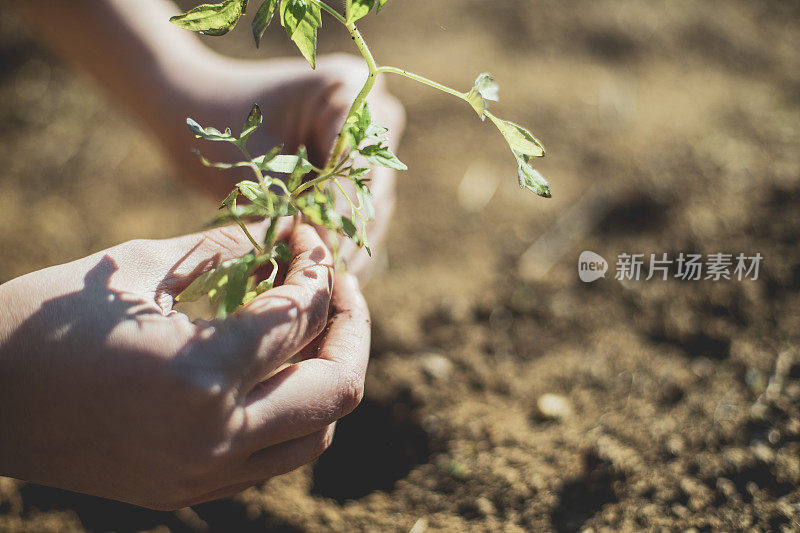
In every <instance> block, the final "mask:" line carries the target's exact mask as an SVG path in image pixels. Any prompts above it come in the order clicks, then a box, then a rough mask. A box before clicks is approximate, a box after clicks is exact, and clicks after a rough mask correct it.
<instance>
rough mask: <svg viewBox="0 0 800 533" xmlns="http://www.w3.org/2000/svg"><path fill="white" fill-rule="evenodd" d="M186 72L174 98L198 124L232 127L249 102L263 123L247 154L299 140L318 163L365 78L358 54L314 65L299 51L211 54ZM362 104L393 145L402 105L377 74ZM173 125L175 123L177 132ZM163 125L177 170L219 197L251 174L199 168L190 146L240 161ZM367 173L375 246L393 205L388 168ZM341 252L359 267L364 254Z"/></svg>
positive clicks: (230, 150) (224, 148) (224, 147)
mask: <svg viewBox="0 0 800 533" xmlns="http://www.w3.org/2000/svg"><path fill="white" fill-rule="evenodd" d="M186 74H187V76H188V78H185V79H184V78H182V79H181V81H180V82H179V85H181V86H182V87H183V91H182V94H183V96H182V97H181V98H180V100H181V105H182V106H185V108H186V112H187V114H189V115H191V117H192V118H194V119H196V120H197V121H198V122H200V124H202V125H203V126H209V125H210V126H214V127H217V128H219V129H223V128H224V127H227V126H230V127H231V129H232V130H233V131H234V133H238V132H239V131H240V128H241V123H242V122H244V119H245V117H246V116H247V114H248V113H249V111H250V108H251V107H252V106H253V104H254V103H257V104H259V106H260V107H261V110H262V113H263V115H264V123H263V126H262V128H261V130H259V131H258V132H256V133H255V134H254V135H253V136H252V137H251V141H250V147H251V150H250V152H251V154H253V155H256V154H259V153H264V152H265V151H267V150H268V149H269V148H271V147H273V146H277V145H283V146H284V152H285V153H293V152H294V151H295V150H296V149H297V147H298V146H299V145H305V146H306V147H307V148H308V151H309V157H310V158H311V159H312V162H314V163H316V164H317V165H318V166H324V164H325V163H326V162H327V158H328V156H329V155H330V152H331V151H332V149H333V145H334V144H335V142H336V139H337V136H338V134H339V131H340V129H341V127H342V124H343V123H344V121H345V119H346V118H347V113H348V111H349V109H350V106H351V104H352V102H353V100H354V99H355V96H356V95H357V94H358V92H359V91H360V89H361V86H362V85H363V83H364V81H365V80H366V78H367V69H366V67H365V66H364V62H363V60H361V59H359V58H356V57H355V56H350V55H345V54H336V55H328V56H321V57H319V58H318V61H317V68H316V70H311V69H310V68H309V66H308V63H306V62H305V60H303V59H301V58H298V59H277V60H268V61H249V60H237V59H231V58H228V57H223V56H216V55H215V56H211V57H209V58H207V59H206V60H205V61H203V62H202V64H201V65H200V66H197V68H195V69H193V70H192V71H191V72H187V73H186ZM368 103H369V105H370V110H371V112H372V115H373V118H374V120H375V122H376V123H378V124H380V125H381V126H384V127H386V128H388V129H389V139H390V145H391V148H392V149H393V150H395V149H396V148H397V144H398V143H399V141H400V138H401V136H402V133H403V128H404V126H405V113H404V110H403V107H402V105H401V104H400V103H399V102H398V100H397V99H396V98H394V97H393V96H392V95H391V94H389V92H388V91H387V89H386V86H385V84H384V83H382V80H381V79H379V80H378V83H377V84H376V86H375V88H374V89H373V90H372V92H371V93H370V97H369V99H368ZM173 126H179V127H180V128H181V129H180V130H177V131H176V130H175V129H174V127H173ZM163 131H165V132H169V133H168V135H166V136H165V138H164V142H165V143H166V144H167V145H168V146H169V147H170V151H171V153H172V154H173V155H174V157H175V158H176V161H177V162H178V168H179V170H180V172H181V175H182V176H183V177H184V178H186V179H187V180H190V181H191V182H192V183H194V184H196V185H198V186H200V187H202V188H204V189H207V190H209V191H211V192H212V193H213V194H215V195H216V196H217V197H219V198H220V199H222V198H224V197H225V196H226V195H227V194H228V192H230V190H231V189H232V187H233V185H234V184H235V183H236V182H238V181H240V180H241V179H245V178H246V179H252V176H248V175H247V174H246V169H244V170H243V169H236V170H232V171H225V172H222V171H220V170H217V169H209V168H205V167H203V166H202V165H201V164H200V161H199V159H198V158H197V156H196V155H194V154H193V153H192V149H200V150H201V151H202V153H203V154H204V155H206V157H207V158H208V159H210V160H215V161H224V162H231V161H239V160H241V157H242V156H241V153H240V152H239V151H238V150H237V149H236V148H235V147H233V146H230V145H228V144H227V143H209V142H203V141H199V140H197V139H195V138H194V136H192V135H191V134H190V133H189V131H188V129H186V128H185V126H184V125H183V124H177V125H175V124H172V125H170V126H169V127H167V126H165V127H164V128H163ZM367 177H368V178H370V179H371V182H370V188H371V191H372V194H373V196H374V197H375V200H374V203H375V211H376V219H375V220H374V221H373V222H372V223H370V225H369V227H368V230H369V236H370V241H371V244H372V245H373V248H376V247H377V246H378V245H379V244H380V243H381V241H382V240H383V238H384V236H385V233H386V230H387V229H388V223H389V219H390V218H391V214H392V211H393V209H394V190H395V172H394V171H393V170H391V169H388V168H385V167H378V168H374V169H373V171H372V172H371V173H370V174H369V175H368V176H367ZM342 207H345V206H342ZM347 211H348V212H349V209H348V210H347ZM342 255H343V258H344V259H345V260H346V263H347V265H348V269H349V270H350V271H351V272H355V273H361V271H362V270H363V269H364V267H365V265H366V263H367V261H365V259H366V253H364V252H358V251H357V250H355V248H353V247H350V246H346V247H345V248H344V249H343V253H342Z"/></svg>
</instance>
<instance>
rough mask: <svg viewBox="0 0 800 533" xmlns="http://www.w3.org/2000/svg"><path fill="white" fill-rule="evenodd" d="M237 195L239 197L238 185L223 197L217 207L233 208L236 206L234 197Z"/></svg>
mask: <svg viewBox="0 0 800 533" xmlns="http://www.w3.org/2000/svg"><path fill="white" fill-rule="evenodd" d="M238 197H239V187H236V188H235V189H233V190H232V191H231V192H230V194H228V196H227V197H225V199H224V200H223V201H222V203H221V204H220V206H219V208H220V209H225V208H226V207H227V208H228V209H231V208H235V207H236V199H237V198H238Z"/></svg>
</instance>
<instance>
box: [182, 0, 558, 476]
mask: <svg viewBox="0 0 800 533" xmlns="http://www.w3.org/2000/svg"><path fill="white" fill-rule="evenodd" d="M387 2H388V0H346V3H345V13H344V14H342V13H340V12H339V11H337V10H336V9H334V8H332V7H331V6H330V5H328V4H327V3H325V2H323V1H320V0H262V1H261V4H260V5H259V7H258V9H257V10H256V12H255V15H254V17H253V21H252V33H253V38H254V40H255V44H256V47H258V46H260V44H261V40H262V38H263V36H264V33H265V32H266V30H267V29H268V28H269V26H270V24H271V23H272V20H273V19H274V18H275V17H276V15H277V17H278V20H279V21H280V24H281V26H283V28H284V30H285V31H286V34H287V36H288V37H289V39H290V40H291V41H292V42H294V43H295V45H296V46H297V48H298V50H299V51H300V53H301V54H302V55H303V57H304V58H305V59H306V61H308V63H309V64H310V65H311V68H315V66H316V54H317V34H318V32H319V29H320V28H322V12H323V11H324V12H326V13H327V14H328V15H330V16H331V17H333V18H334V19H335V20H336V21H338V22H339V23H341V24H343V25H344V26H345V28H346V29H347V30H348V32H349V33H350V36H351V37H352V39H353V41H354V42H355V44H356V47H357V48H358V50H359V52H360V53H361V55H362V57H363V58H364V61H365V63H366V65H367V67H368V69H369V75H368V77H367V80H366V81H365V82H364V86H363V88H362V89H361V91H360V92H359V94H358V96H356V98H355V100H354V101H353V104H352V106H351V108H350V112H349V113H348V117H347V119H346V120H345V123H344V124H343V125H342V128H341V133H340V135H339V137H338V140H337V142H336V145H335V146H334V148H333V151H332V153H331V156H330V158H329V160H328V162H327V164H326V165H325V167H323V168H321V169H318V168H316V167H314V166H313V165H312V164H311V162H310V161H309V160H308V155H307V153H306V150H305V148H304V147H301V148H300V149H299V150H298V152H297V153H295V154H281V151H282V147H280V146H277V147H274V148H272V149H271V150H269V151H268V152H267V153H265V154H262V155H259V156H257V157H251V155H250V153H249V152H248V150H247V142H248V140H249V138H250V136H251V135H252V134H253V133H254V132H255V131H256V130H257V129H258V128H259V127H260V126H261V124H262V118H263V117H262V114H261V109H260V108H259V107H258V105H255V106H253V108H252V109H251V110H250V113H249V115H248V116H247V119H246V120H245V123H244V126H243V128H242V132H241V134H239V135H238V136H235V135H234V134H233V133H232V131H231V130H230V129H226V130H225V131H219V130H217V129H215V128H212V127H203V126H201V125H200V124H198V123H197V122H195V121H194V120H192V119H187V125H188V126H189V129H190V130H191V132H192V133H193V134H194V135H195V136H196V137H197V138H199V139H204V140H207V141H213V142H228V143H231V144H233V145H235V146H236V147H238V148H239V150H240V151H241V152H242V155H243V156H244V159H243V160H242V161H238V162H234V163H216V162H211V161H208V160H207V159H206V158H204V157H203V156H202V155H200V160H201V162H202V163H203V164H204V165H206V166H209V167H214V168H220V169H231V168H249V169H250V170H251V171H252V174H253V180H242V181H241V182H239V183H238V184H237V185H236V187H235V188H234V189H233V191H231V193H230V194H229V195H228V196H227V197H226V198H225V200H224V201H223V202H222V204H221V205H220V214H219V215H218V216H217V217H216V218H215V219H214V220H213V222H212V223H213V224H229V223H236V224H238V225H239V226H240V227H241V228H242V231H243V232H244V233H245V234H246V236H247V238H248V239H249V240H250V242H251V243H252V244H253V251H252V252H250V253H248V254H247V255H245V256H244V257H241V258H239V259H234V260H231V261H226V262H225V263H222V264H221V265H219V266H218V267H216V268H215V269H213V270H211V271H209V272H206V273H205V274H203V275H202V276H200V277H198V278H197V279H196V280H195V281H194V282H193V283H192V284H191V285H190V286H189V287H188V288H187V289H186V290H185V291H184V292H183V293H181V295H180V296H179V297H178V299H179V300H180V301H192V300H197V299H199V298H201V297H204V296H208V297H209V299H210V301H211V303H212V305H213V306H214V307H215V308H216V310H217V315H218V316H219V317H225V316H227V315H228V314H230V313H232V312H234V311H236V309H238V308H239V307H240V306H241V305H244V304H246V303H248V302H249V301H250V300H252V299H253V298H255V297H256V296H258V295H259V294H261V293H262V292H264V291H266V290H269V289H270V288H272V286H273V285H274V282H275V276H276V275H277V271H278V263H277V262H278V261H288V260H289V259H290V257H289V255H290V254H289V249H288V247H287V246H286V244H285V243H281V242H275V235H276V233H277V231H276V228H277V224H278V221H279V220H280V219H281V218H283V217H287V216H300V217H302V218H304V219H305V220H306V221H308V222H311V223H314V224H317V225H318V226H321V227H324V228H327V229H329V230H331V231H333V232H335V233H337V234H339V235H342V236H344V237H346V238H349V239H351V240H353V242H354V243H355V244H356V245H357V246H359V247H361V248H364V249H366V250H367V252H368V253H370V255H371V251H370V248H369V242H368V240H367V231H366V226H367V222H368V221H370V220H372V219H373V218H374V217H375V209H374V206H373V203H372V195H371V194H370V190H369V179H367V178H366V175H367V173H368V172H369V169H368V168H365V167H358V166H356V164H357V161H358V160H359V159H363V160H366V161H368V162H369V163H371V164H373V165H375V166H384V167H388V168H391V169H395V170H406V169H407V168H408V167H407V166H406V165H405V164H404V163H403V162H402V161H400V159H398V158H397V156H396V155H395V154H394V153H392V151H391V150H390V149H389V144H388V141H387V137H386V135H387V130H386V128H384V127H381V126H380V125H378V124H375V123H374V122H373V121H372V114H371V113H370V109H369V107H368V105H367V103H366V100H367V96H368V95H369V94H370V92H371V91H372V89H373V88H374V86H375V82H376V80H377V78H378V76H380V75H381V74H395V75H399V76H403V77H405V78H408V79H411V80H414V81H417V82H419V83H422V84H424V85H427V86H429V87H432V88H434V89H437V90H439V91H442V92H445V93H447V94H450V95H453V96H455V97H457V98H459V99H461V100H464V101H465V102H467V103H468V104H469V105H470V106H471V107H472V109H473V110H474V111H475V113H477V115H478V117H479V118H480V119H481V121H485V120H486V118H487V117H488V118H489V120H490V121H491V122H492V123H493V124H494V125H495V126H496V127H497V129H498V130H499V131H500V134H501V135H502V136H503V138H504V139H505V141H506V142H507V143H508V146H509V148H510V149H511V152H512V153H513V154H514V157H515V158H516V161H517V167H518V180H519V186H520V187H521V188H523V189H528V190H530V191H532V192H534V193H535V194H537V195H539V196H542V197H545V198H550V187H549V186H548V184H547V181H546V180H545V179H544V177H543V176H542V175H541V174H540V173H539V172H538V171H537V170H536V169H535V168H534V167H533V163H534V161H535V160H536V159H537V158H541V157H544V156H545V150H544V146H542V143H541V142H539V140H537V139H536V137H534V136H533V134H531V132H530V131H528V130H527V129H525V128H523V127H522V126H520V125H518V124H515V123H513V122H509V121H506V120H503V119H500V118H498V117H496V116H495V115H493V114H492V113H491V112H490V111H489V103H490V102H497V101H498V99H499V86H498V85H497V83H496V82H495V80H494V79H493V78H492V76H491V75H489V74H486V73H484V74H481V75H480V76H478V78H477V79H476V80H475V82H474V84H473V86H472V88H471V89H470V90H469V91H468V92H460V91H457V90H455V89H451V88H450V87H447V86H445V85H442V84H439V83H437V82H435V81H433V80H430V79H428V78H424V77H422V76H419V75H417V74H412V73H410V72H407V71H405V70H403V69H399V68H396V67H389V66H378V64H377V63H376V62H375V59H374V57H373V56H372V53H371V52H370V50H369V47H368V46H367V44H366V42H364V39H363V37H362V35H361V33H360V32H359V30H358V28H356V25H355V23H356V22H357V21H359V20H360V19H362V18H363V17H365V16H367V15H369V13H370V12H372V11H373V10H374V11H375V12H376V13H377V12H380V11H381V10H382V9H383V8H384V7H385V6H386V3H387ZM247 4H248V0H224V1H222V2H218V3H214V4H204V5H200V6H198V7H196V8H194V9H192V10H190V11H188V12H187V13H184V14H182V15H178V16H175V17H172V19H170V20H171V21H172V22H173V23H174V24H176V25H178V26H180V27H181V28H184V29H187V30H191V31H195V32H198V33H202V34H205V35H217V36H218V35H225V34H227V33H228V32H230V31H231V30H232V29H233V28H234V27H236V25H237V24H238V22H239V19H240V18H241V16H242V15H243V14H244V13H245V11H246V9H247ZM343 183H349V184H350V187H349V190H350V191H351V192H348V188H346V187H344V186H343ZM352 191H354V192H352ZM336 192H338V193H340V195H341V196H342V197H343V198H344V199H345V201H347V203H348V205H349V207H350V216H349V217H348V216H343V215H341V214H339V212H338V211H337V210H336V204H335V202H336V194H335V193H336ZM352 196H354V197H355V200H356V201H353V198H352ZM239 197H244V198H245V199H246V200H247V201H248V202H249V203H247V204H246V205H239V204H238V203H237V201H238V199H239ZM267 219H268V220H270V230H269V231H267V235H266V238H265V239H264V241H263V242H258V241H256V239H255V238H254V237H253V235H252V234H251V233H250V232H249V231H248V229H247V226H246V225H245V221H253V220H267ZM268 263H269V264H271V265H272V270H271V275H270V277H269V278H268V279H266V280H263V281H261V282H260V283H256V282H255V281H254V277H253V276H254V273H255V272H256V270H257V269H258V268H259V267H262V266H265V265H267V264H268ZM454 474H455V472H454Z"/></svg>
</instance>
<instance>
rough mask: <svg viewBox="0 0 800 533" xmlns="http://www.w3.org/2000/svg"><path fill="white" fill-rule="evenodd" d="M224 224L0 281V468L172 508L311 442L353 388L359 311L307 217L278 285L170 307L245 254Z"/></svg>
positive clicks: (358, 392) (302, 458)
mask: <svg viewBox="0 0 800 533" xmlns="http://www.w3.org/2000/svg"><path fill="white" fill-rule="evenodd" d="M240 234H241V232H240V231H239V230H238V229H230V228H223V229H218V230H214V231H209V232H206V233H202V234H197V235H190V236H185V237H180V238H176V239H170V240H163V241H131V242H128V243H125V244H122V245H119V246H116V247H114V248H110V249H108V250H105V251H102V252H99V253H97V254H94V255H92V256H89V257H86V258H84V259H80V260H78V261H75V262H72V263H68V264H65V265H60V266H56V267H52V268H48V269H45V270H42V271H39V272H34V273H32V274H28V275H26V276H22V277H20V278H17V279H16V280H12V281H10V282H8V283H6V284H5V285H2V286H0V303H2V308H0V313H2V317H0V475H6V476H12V477H16V478H19V479H23V480H26V481H31V482H35V483H41V484H45V485H50V486H55V487H59V488H64V489H68V490H74V491H78V492H84V493H88V494H93V495H97V496H102V497H106V498H112V499H116V500H121V501H125V502H128V503H133V504H136V505H141V506H146V507H150V508H155V509H175V508H180V507H183V506H186V505H192V504H195V503H199V502H203V501H207V500H212V499H216V498H221V497H225V496H228V495H231V494H234V493H236V492H238V491H240V490H242V489H244V488H246V487H248V486H251V485H254V484H256V483H259V482H261V481H263V480H265V479H268V478H270V477H273V476H276V475H279V474H282V473H285V472H288V471H290V470H292V469H295V468H297V467H299V466H301V465H303V464H305V463H308V462H309V461H311V460H312V459H314V458H315V457H317V456H318V455H319V454H321V453H322V452H323V451H324V450H325V449H326V447H327V446H328V445H329V444H330V442H331V438H332V436H333V428H334V423H335V421H336V420H337V419H338V418H340V417H342V416H343V415H345V414H347V413H349V412H350V411H351V410H352V409H354V408H355V406H356V405H357V404H358V403H359V401H360V399H361V396H362V391H363V381H364V373H365V370H366V366H367V359H368V354H369V338H370V332H369V316H368V311H367V308H366V305H365V302H364V300H363V298H362V296H361V294H360V292H359V290H358V287H357V282H356V281H355V278H353V277H352V276H350V275H345V274H341V275H337V277H336V281H335V282H334V281H333V271H332V267H331V257H330V253H329V252H328V250H327V249H326V247H325V246H324V244H323V243H322V241H321V239H320V237H319V236H318V235H317V234H316V233H315V231H314V230H313V229H312V228H311V227H309V226H305V225H300V226H298V227H297V229H296V230H294V232H293V233H292V234H291V236H290V237H289V240H290V245H291V248H292V251H293V254H294V257H295V258H294V260H293V262H292V263H291V265H290V266H289V269H288V272H287V275H286V279H285V283H284V284H283V285H281V286H280V287H277V288H274V289H272V290H270V291H268V292H266V293H264V294H263V295H261V296H259V297H258V298H256V299H255V300H253V301H252V302H250V303H249V304H248V305H246V306H245V307H243V308H242V309H241V310H240V311H239V312H237V313H236V314H234V315H232V316H230V317H229V318H228V319H226V320H224V321H210V322H205V321H199V322H192V321H190V320H189V318H187V316H186V315H184V314H181V313H179V312H177V311H175V310H173V309H172V303H173V301H174V298H175V296H176V295H177V294H179V293H180V292H181V290H183V289H184V288H185V287H186V286H187V285H188V284H189V282H190V281H191V280H192V279H194V278H195V277H196V276H197V275H199V274H200V273H201V272H203V271H206V270H208V269H209V268H211V267H212V266H213V265H214V264H215V263H218V262H220V261H224V260H226V259H230V258H233V257H239V256H241V255H242V254H244V253H246V252H247V251H248V250H249V247H250V246H249V244H248V242H247V240H246V239H245V238H244V237H242V236H240ZM331 298H332V300H331ZM329 311H330V313H329ZM329 317H330V318H329ZM326 325H327V329H325V328H326ZM323 330H325V331H324V332H323ZM313 339H316V340H315V341H314V347H315V348H314V351H313V356H311V357H308V355H309V352H310V350H309V349H307V348H306V349H305V350H304V348H305V347H307V346H308V345H309V343H310V342H311V341H312V340H313ZM301 351H302V352H303V354H304V355H305V356H306V357H307V358H306V359H305V360H303V361H301V362H299V363H295V364H290V365H288V364H286V363H287V361H288V360H289V359H290V358H292V357H293V356H295V355H296V354H298V353H299V352H301Z"/></svg>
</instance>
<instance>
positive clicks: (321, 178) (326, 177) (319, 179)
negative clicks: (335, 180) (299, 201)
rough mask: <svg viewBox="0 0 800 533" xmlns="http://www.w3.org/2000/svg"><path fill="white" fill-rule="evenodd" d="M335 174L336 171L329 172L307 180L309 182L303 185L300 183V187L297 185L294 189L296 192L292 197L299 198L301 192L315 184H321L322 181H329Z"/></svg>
mask: <svg viewBox="0 0 800 533" xmlns="http://www.w3.org/2000/svg"><path fill="white" fill-rule="evenodd" d="M334 175H336V172H335V171H333V172H328V173H327V174H323V175H322V176H317V177H316V178H314V179H313V180H310V181H307V182H305V183H303V184H302V185H300V186H299V187H297V188H296V189H295V190H294V192H293V193H292V195H291V197H290V199H294V198H297V197H298V196H300V194H301V193H302V192H304V191H306V190H308V189H310V188H311V187H313V186H314V185H318V184H321V183H324V182H326V181H328V180H329V179H330V178H331V177H332V176H334Z"/></svg>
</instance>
